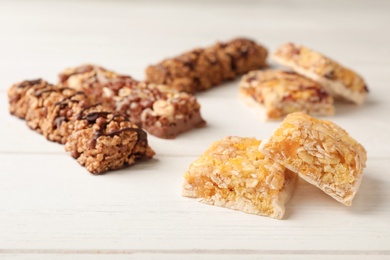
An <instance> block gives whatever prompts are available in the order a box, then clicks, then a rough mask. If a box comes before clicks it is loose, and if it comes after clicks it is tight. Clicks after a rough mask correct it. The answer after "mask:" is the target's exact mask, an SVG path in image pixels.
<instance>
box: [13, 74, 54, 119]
mask: <svg viewBox="0 0 390 260" xmlns="http://www.w3.org/2000/svg"><path fill="white" fill-rule="evenodd" d="M52 86H53V85H51V84H49V83H48V82H46V81H44V80H42V79H35V80H25V81H22V82H20V83H16V84H14V85H12V86H11V87H10V88H9V89H8V93H7V94H8V102H9V112H10V113H11V114H12V115H14V116H17V117H19V118H22V119H24V118H25V117H26V114H27V111H28V109H29V107H30V104H29V100H30V97H29V96H28V95H26V93H27V92H28V91H29V92H30V93H34V92H38V91H39V90H40V89H43V88H47V87H52Z"/></svg>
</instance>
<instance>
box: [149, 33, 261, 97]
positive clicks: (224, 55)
mask: <svg viewBox="0 0 390 260" xmlns="http://www.w3.org/2000/svg"><path fill="white" fill-rule="evenodd" d="M266 58H267V50H266V49H265V48H264V47H263V46H261V45H259V44H257V43H255V42H254V41H252V40H249V39H234V40H232V41H230V42H227V43H217V44H215V45H213V46H211V47H208V48H205V49H195V50H192V51H189V52H186V53H183V54H181V55H179V56H178V57H174V58H169V59H166V60H163V61H162V62H160V63H158V64H156V65H151V66H149V67H148V68H147V69H146V80H147V81H148V82H151V83H156V84H164V85H167V86H169V87H172V88H174V89H176V90H179V91H185V92H188V93H194V92H197V91H203V90H207V89H210V88H211V87H213V86H217V85H219V84H221V83H222V82H224V81H227V80H232V79H234V78H236V77H237V76H239V75H241V74H244V73H247V72H248V71H251V70H254V69H259V68H261V67H264V66H266Z"/></svg>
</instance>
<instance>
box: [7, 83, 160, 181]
mask: <svg viewBox="0 0 390 260" xmlns="http://www.w3.org/2000/svg"><path fill="white" fill-rule="evenodd" d="M8 97H9V104H10V112H11V114H14V115H16V116H18V117H20V118H24V119H26V122H27V125H28V126H29V127H30V128H31V129H34V130H36V131H38V132H39V133H42V134H43V135H44V136H45V137H46V138H47V139H49V140H51V141H55V142H59V143H62V144H64V143H66V150H67V151H70V152H71V153H72V156H73V157H74V158H76V159H77V160H78V161H79V163H80V164H82V165H85V166H86V168H87V170H88V171H90V172H92V173H94V174H100V173H103V172H105V171H108V170H114V169H118V168H122V167H124V166H126V165H132V164H134V163H135V161H136V160H139V159H144V158H152V157H153V155H154V151H153V150H152V149H151V148H150V147H149V146H148V142H147V135H146V133H145V132H144V131H143V130H142V129H140V128H138V127H137V126H136V125H134V124H132V123H131V122H130V121H129V120H128V119H127V117H126V116H125V115H120V114H118V113H112V112H110V108H107V107H106V106H104V105H100V104H93V105H91V102H90V100H89V99H88V97H87V96H86V94H85V93H84V92H80V91H77V90H75V89H71V88H67V87H58V86H54V85H51V84H48V83H47V82H45V81H43V80H34V81H24V82H22V83H18V84H14V85H13V86H11V88H10V89H9V90H8Z"/></svg>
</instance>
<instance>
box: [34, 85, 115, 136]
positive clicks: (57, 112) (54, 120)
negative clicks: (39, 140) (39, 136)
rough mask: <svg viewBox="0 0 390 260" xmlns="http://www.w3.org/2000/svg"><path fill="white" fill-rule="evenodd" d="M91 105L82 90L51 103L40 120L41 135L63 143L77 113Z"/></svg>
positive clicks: (70, 130) (69, 132) (71, 129)
mask: <svg viewBox="0 0 390 260" xmlns="http://www.w3.org/2000/svg"><path fill="white" fill-rule="evenodd" d="M90 105H91V102H90V100H89V99H88V97H87V96H86V95H85V93H84V92H79V91H78V92H76V93H74V94H73V95H69V96H66V97H63V98H61V100H60V101H58V102H56V103H54V104H52V105H51V106H50V107H49V109H48V112H47V115H46V117H44V118H43V119H42V120H43V122H42V127H41V128H42V132H43V135H44V136H45V137H46V138H47V139H48V140H50V141H53V142H58V143H61V144H65V143H66V141H67V139H68V137H69V135H70V134H71V133H72V132H73V128H74V122H75V121H76V120H77V117H78V114H79V113H80V112H81V111H82V110H83V109H85V108H87V107H89V106H90ZM108 111H109V110H108Z"/></svg>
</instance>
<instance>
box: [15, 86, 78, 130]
mask: <svg viewBox="0 0 390 260" xmlns="http://www.w3.org/2000/svg"><path fill="white" fill-rule="evenodd" d="M24 82H29V81H24ZM30 82H31V81H30ZM22 85H23V83H22ZM26 85H27V86H26ZM15 86H16V87H15ZM19 86H20V85H18V84H15V85H13V86H11V88H10V89H9V91H8V93H9V104H10V112H11V114H14V115H16V116H18V117H20V118H24V119H25V120H26V123H27V125H28V126H29V127H30V128H31V129H33V130H35V131H37V132H38V133H41V134H45V133H44V128H45V126H44V124H45V121H46V120H47V116H48V114H49V112H50V111H51V109H52V107H53V106H55V104H56V103H58V102H60V101H61V100H62V99H64V98H67V97H69V96H72V95H74V94H75V93H76V91H75V90H73V89H70V88H58V87H57V86H54V85H51V84H48V83H47V82H45V81H42V80H40V83H37V84H28V83H27V84H24V86H25V87H24V88H23V89H24V90H25V91H19V90H20V87H19ZM14 90H16V91H14ZM16 93H17V94H16ZM14 94H15V95H14ZM15 97H17V98H15ZM16 100H17V101H16Z"/></svg>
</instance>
